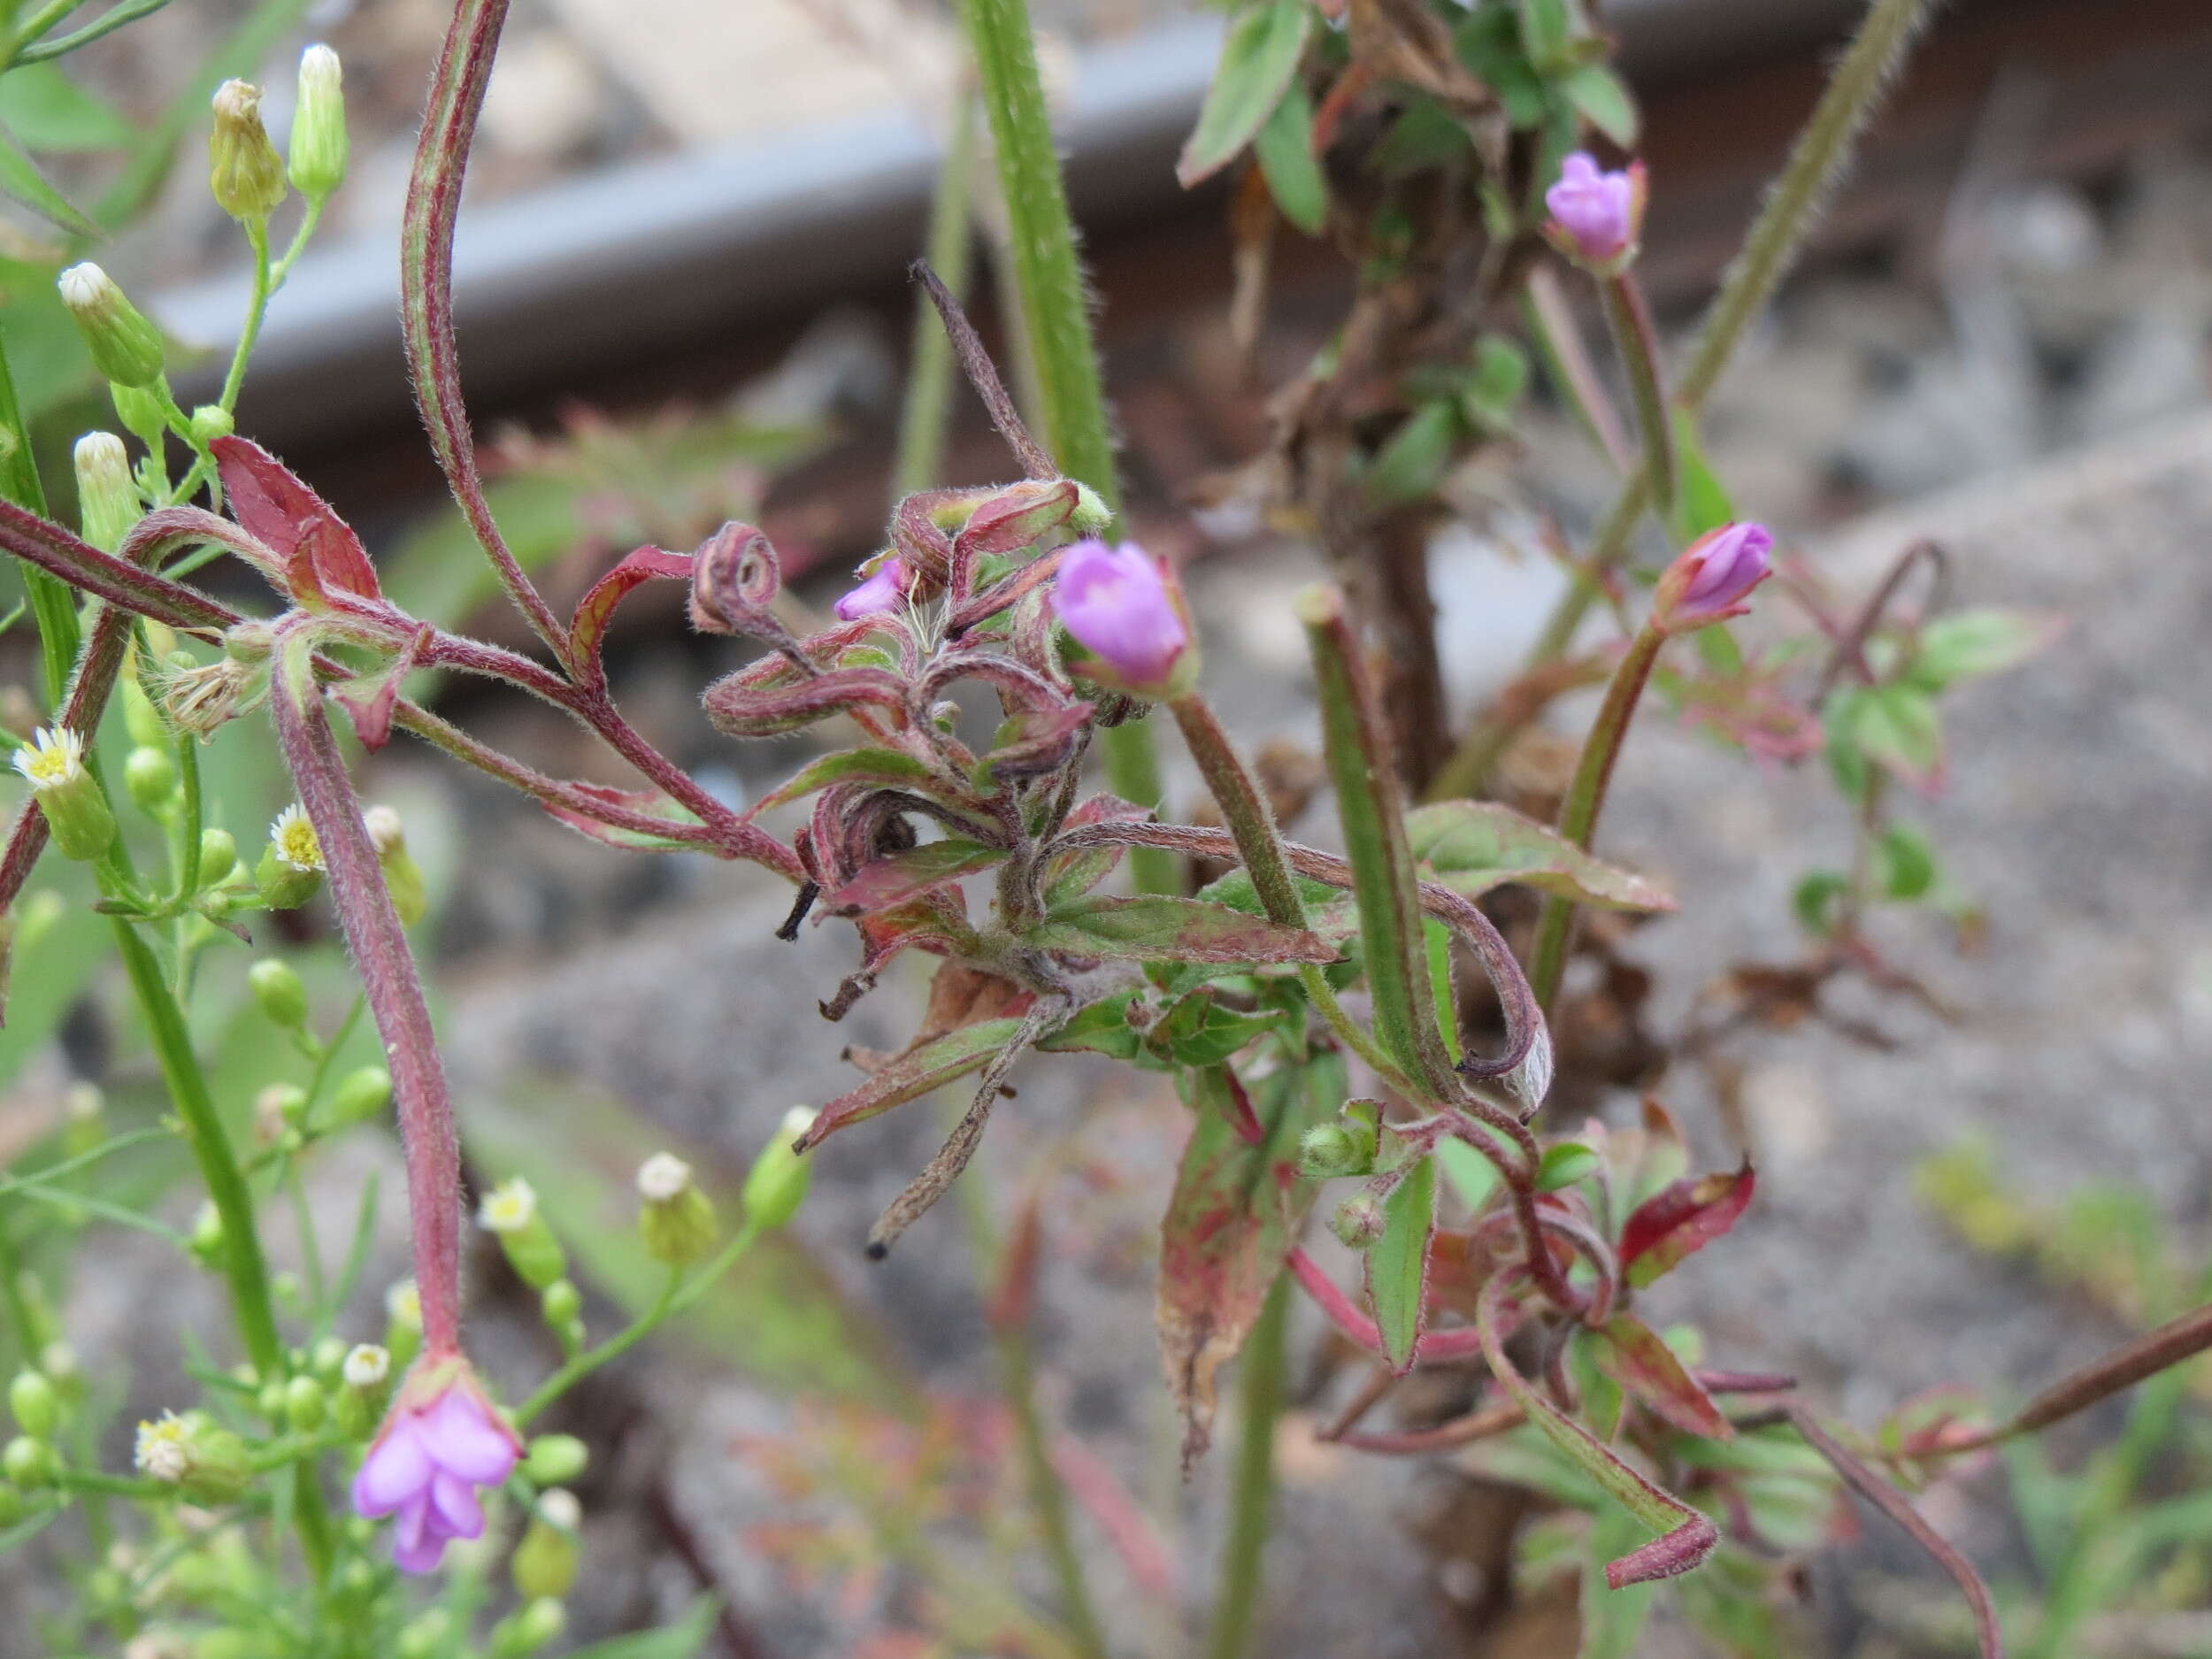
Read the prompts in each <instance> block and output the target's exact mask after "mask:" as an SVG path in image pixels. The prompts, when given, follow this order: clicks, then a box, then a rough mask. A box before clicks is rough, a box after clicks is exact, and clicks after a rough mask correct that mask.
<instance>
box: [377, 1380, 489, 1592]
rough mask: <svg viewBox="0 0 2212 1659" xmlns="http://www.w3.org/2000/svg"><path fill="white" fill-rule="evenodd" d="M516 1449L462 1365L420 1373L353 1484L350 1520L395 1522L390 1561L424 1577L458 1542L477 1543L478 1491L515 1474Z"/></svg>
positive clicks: (480, 1515)
mask: <svg viewBox="0 0 2212 1659" xmlns="http://www.w3.org/2000/svg"><path fill="white" fill-rule="evenodd" d="M521 1455H522V1445H521V1442H520V1441H519V1440H517V1439H516V1438H515V1432H514V1431H513V1430H512V1429H511V1428H509V1427H508V1426H507V1425H506V1424H505V1422H503V1420H502V1419H501V1417H500V1416H499V1414H498V1413H497V1412H495V1411H494V1410H493V1409H492V1408H491V1402H489V1401H488V1400H486V1399H485V1398H484V1394H483V1392H482V1390H481V1389H480V1387H479V1386H477V1383H476V1379H475V1378H474V1377H473V1376H472V1374H471V1373H470V1372H469V1371H468V1370H467V1368H466V1366H465V1365H462V1366H460V1367H458V1368H457V1369H455V1368H451V1367H447V1366H440V1367H437V1368H435V1369H432V1370H426V1371H419V1372H418V1373H417V1374H416V1376H415V1377H413V1378H411V1379H409V1380H408V1386H406V1387H405V1388H404V1389H403V1390H402V1391H401V1394H400V1397H399V1400H398V1402H397V1403H396V1404H395V1405H394V1406H393V1408H392V1413H391V1415H390V1416H389V1417H387V1418H385V1420H384V1427H383V1428H382V1430H381V1431H380V1432H379V1433H378V1434H377V1437H376V1440H375V1443H374V1444H373V1445H372V1446H371V1447H370V1448H369V1455H367V1456H366V1457H365V1458H364V1459H363V1460H362V1463H361V1468H360V1471H359V1472H358V1473H357V1474H356V1475H355V1476H354V1478H353V1508H354V1511H355V1513H357V1514H358V1515H361V1516H364V1517H367V1518H368V1519H371V1520H376V1519H380V1518H381V1517H384V1516H387V1515H396V1517H398V1519H397V1521H396V1523H395V1525H394V1528H393V1533H392V1559H393V1560H394V1561H396V1562H397V1563H399V1565H400V1566H401V1567H402V1568H403V1570H404V1571H408V1572H428V1571H431V1570H432V1569H433V1568H434V1567H436V1566H437V1564H438V1563H439V1561H440V1560H441V1559H442V1558H443V1556H444V1555H445V1547H446V1545H447V1544H448V1543H449V1542H450V1541H452V1540H454V1539H457V1538H479V1537H481V1536H482V1535H483V1532H484V1506H483V1504H482V1503H481V1502H479V1500H478V1498H477V1495H476V1489H477V1488H478V1487H479V1486H498V1485H499V1484H500V1483H501V1482H502V1481H503V1480H505V1479H507V1477H508V1476H509V1475H510V1474H511V1473H513V1472H514V1467H515V1463H516V1462H517V1460H518V1459H519V1458H520V1456H521Z"/></svg>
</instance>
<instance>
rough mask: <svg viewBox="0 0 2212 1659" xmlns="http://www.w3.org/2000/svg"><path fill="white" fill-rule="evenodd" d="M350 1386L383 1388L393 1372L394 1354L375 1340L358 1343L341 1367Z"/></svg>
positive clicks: (347, 1384) (346, 1382)
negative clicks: (380, 1346) (378, 1344)
mask: <svg viewBox="0 0 2212 1659" xmlns="http://www.w3.org/2000/svg"><path fill="white" fill-rule="evenodd" d="M341 1374H342V1376H343V1377H344V1379H345V1384H346V1386H347V1387H349V1388H381V1387H382V1386H384V1382H385V1379H387V1378H388V1377H389V1376H390V1375H391V1374H392V1356H391V1354H390V1353H389V1352H388V1350H387V1349H384V1348H379V1347H378V1346H377V1345H376V1344H375V1343H373V1342H358V1343H356V1344H355V1345H354V1347H353V1348H352V1350H351V1351H350V1352H349V1353H348V1354H347V1356H346V1359H345V1363H344V1365H343V1366H342V1368H341Z"/></svg>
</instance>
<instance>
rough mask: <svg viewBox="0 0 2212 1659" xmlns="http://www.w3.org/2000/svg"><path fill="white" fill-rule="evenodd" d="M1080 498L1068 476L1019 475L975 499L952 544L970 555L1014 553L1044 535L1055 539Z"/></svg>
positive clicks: (1074, 484)
mask: <svg viewBox="0 0 2212 1659" xmlns="http://www.w3.org/2000/svg"><path fill="white" fill-rule="evenodd" d="M1080 499H1081V495H1080V490H1079V486H1078V485H1077V484H1076V483H1075V481H1074V480H1072V479H1065V478H1056V479H1033V478H1025V479H1023V480H1021V481H1020V482H1018V483H1014V484H1009V485H1007V486H1006V488H1003V489H1001V490H995V491H994V492H992V494H991V495H987V496H986V497H985V498H984V499H983V500H981V501H979V502H978V503H976V504H975V506H974V508H973V510H972V511H970V512H969V514H968V518H967V522H966V523H965V524H964V525H962V526H960V534H959V537H958V539H957V541H956V546H957V547H958V548H959V549H960V550H961V552H962V553H963V554H964V555H966V556H968V557H976V556H978V555H990V554H1004V553H1017V552H1019V551H1021V550H1022V549H1025V548H1029V547H1033V546H1034V545H1035V544H1036V543H1037V542H1039V541H1042V540H1044V538H1046V537H1047V536H1050V537H1052V538H1053V540H1054V541H1058V540H1059V534H1058V533H1059V531H1060V530H1061V529H1062V528H1063V527H1064V526H1066V524H1067V523H1068V521H1069V519H1070V518H1071V517H1072V516H1073V515H1074V512H1075V509H1076V505H1077V503H1078V502H1079V500H1080Z"/></svg>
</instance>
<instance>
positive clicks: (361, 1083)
mask: <svg viewBox="0 0 2212 1659" xmlns="http://www.w3.org/2000/svg"><path fill="white" fill-rule="evenodd" d="M391 1103H392V1074H391V1073H390V1072H389V1071H386V1070H385V1069H384V1068H383V1067H382V1066H380V1065H365V1066H362V1067H360V1068H359V1069H358V1070H356V1071H349V1072H347V1073H346V1074H345V1076H343V1077H342V1078H340V1079H338V1087H335V1088H334V1089H332V1090H331V1091H330V1109H329V1124H330V1127H331V1128H333V1129H344V1128H348V1127H350V1126H351V1125H354V1124H359V1123H366V1122H368V1121H369V1119H371V1118H380V1117H382V1116H383V1115H384V1109H385V1108H386V1107H387V1106H389V1105H390V1104H391Z"/></svg>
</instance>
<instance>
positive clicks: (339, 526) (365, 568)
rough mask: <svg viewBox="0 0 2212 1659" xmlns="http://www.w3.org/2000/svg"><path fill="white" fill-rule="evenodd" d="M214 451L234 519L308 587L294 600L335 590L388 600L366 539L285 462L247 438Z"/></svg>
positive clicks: (218, 443)
mask: <svg viewBox="0 0 2212 1659" xmlns="http://www.w3.org/2000/svg"><path fill="white" fill-rule="evenodd" d="M209 449H211V451H212V453H213V454H214V457H215V467H216V471H217V472H219V473H220V474H221V476H222V480H223V494H224V495H225V496H226V497H227V499H228V500H229V502H230V510H231V512H232V514H233V515H234V517H235V518H237V520H238V522H239V524H240V525H241V526H243V527H244V528H245V530H246V531H247V532H248V534H251V535H252V536H253V537H254V538H255V539H256V540H257V541H261V542H263V543H264V544H265V545H266V546H267V547H268V548H269V549H271V550H272V551H273V552H274V553H275V554H276V555H277V557H279V558H280V559H282V560H283V561H284V563H285V566H286V569H287V570H288V571H289V572H296V580H300V581H303V583H304V585H305V587H306V592H305V593H303V592H302V591H301V588H300V587H298V586H296V587H295V588H294V590H293V592H294V596H295V597H296V598H305V597H306V596H307V595H309V594H312V595H316V596H320V595H321V594H322V593H323V592H324V591H326V590H328V589H333V588H334V589H336V590H337V591H339V592H341V593H348V594H351V595H354V596H355V597H357V598H360V599H380V598H382V597H383V593H382V590H381V589H380V588H379V587H378V586H377V580H376V566H375V565H372V564H371V563H370V562H369V556H368V553H367V550H366V549H364V548H363V547H362V545H361V538H360V537H359V536H357V535H356V534H354V533H353V532H352V530H351V529H350V528H349V527H348V526H347V525H346V523H345V521H344V520H343V519H342V518H339V517H338V515H337V514H336V513H335V512H334V511H331V508H330V503H327V502H326V501H325V500H324V499H323V498H322V497H321V496H320V495H317V494H316V493H315V492H314V491H313V490H311V489H310V488H307V486H306V485H304V484H303V483H301V482H300V480H298V479H297V478H296V477H295V476H294V475H293V474H292V472H291V471H290V470H289V469H288V468H287V467H286V466H285V465H284V464H283V463H282V462H281V461H280V460H278V459H277V458H276V457H274V456H273V455H271V454H270V453H269V452H268V451H267V450H266V449H263V448H262V447H261V446H260V445H259V444H257V443H254V442H251V441H250V440H248V439H245V438H240V437H228V438H218V439H216V440H215V442H213V443H212V444H211V445H209Z"/></svg>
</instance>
